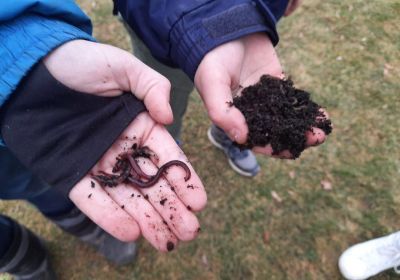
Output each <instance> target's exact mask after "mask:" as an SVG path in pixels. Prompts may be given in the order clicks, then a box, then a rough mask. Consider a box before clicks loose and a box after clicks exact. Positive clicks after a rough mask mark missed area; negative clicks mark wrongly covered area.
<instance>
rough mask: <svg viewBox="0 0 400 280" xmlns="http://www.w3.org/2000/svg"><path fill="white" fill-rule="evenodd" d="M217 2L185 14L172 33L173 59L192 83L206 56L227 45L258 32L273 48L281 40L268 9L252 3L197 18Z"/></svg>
mask: <svg viewBox="0 0 400 280" xmlns="http://www.w3.org/2000/svg"><path fill="white" fill-rule="evenodd" d="M213 3H214V1H211V3H210V4H208V5H207V4H206V5H203V6H201V7H199V8H198V9H196V10H194V11H192V12H190V13H188V14H186V15H184V16H183V17H182V18H181V19H180V20H179V21H178V22H177V23H176V24H175V26H174V27H173V29H172V32H171V58H172V60H173V61H176V62H178V64H179V67H180V68H181V69H182V70H183V71H185V73H186V74H187V75H188V76H189V77H190V78H191V79H192V80H193V79H194V75H195V73H196V70H197V67H198V66H199V64H200V62H201V60H202V59H203V57H204V56H205V55H206V54H207V53H208V52H209V51H210V50H212V49H213V48H215V47H217V46H219V45H221V44H223V43H226V42H229V41H232V40H235V39H238V38H240V37H243V36H245V35H248V34H251V33H256V32H266V34H267V35H268V36H269V38H270V40H271V42H272V43H273V45H276V44H277V43H278V41H279V37H278V33H277V31H276V22H275V18H274V16H273V15H272V13H271V12H270V11H269V9H268V7H267V6H265V5H261V4H255V3H253V2H249V3H242V4H238V5H236V6H232V7H231V8H230V9H226V7H224V5H221V10H220V11H218V7H217V9H216V10H214V13H213V15H211V16H209V17H207V18H204V17H203V18H201V19H199V18H200V17H198V16H197V15H198V14H200V15H201V14H206V13H207V12H205V11H204V10H207V9H209V8H210V7H208V6H209V5H214V6H216V5H215V3H214V4H213ZM213 8H214V9H215V7H213ZM222 8H224V9H222ZM188 24H190V26H188Z"/></svg>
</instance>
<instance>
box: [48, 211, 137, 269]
mask: <svg viewBox="0 0 400 280" xmlns="http://www.w3.org/2000/svg"><path fill="white" fill-rule="evenodd" d="M47 218H49V219H50V220H51V221H52V222H53V223H55V224H56V225H57V226H59V227H60V228H61V229H62V230H64V231H66V232H68V233H70V234H72V235H74V236H76V237H78V238H79V239H80V240H81V241H83V242H84V243H86V244H89V245H90V246H93V247H94V248H95V249H96V250H97V251H98V252H99V253H100V254H102V255H103V256H104V257H105V258H106V259H107V260H109V261H110V262H112V263H114V264H116V265H125V264H128V263H130V262H132V261H134V259H135V258H136V255H137V244H136V243H135V242H122V241H120V240H118V239H116V238H115V237H113V236H112V235H110V234H108V233H107V232H106V231H104V230H103V229H101V228H100V227H99V226H98V225H96V224H95V223H94V222H92V221H91V220H90V219H89V218H88V217H86V215H85V214H83V213H82V212H81V211H80V210H79V209H78V208H76V207H74V208H73V209H72V210H71V211H69V212H68V213H66V214H64V215H59V216H58V217H49V216H48V217H47Z"/></svg>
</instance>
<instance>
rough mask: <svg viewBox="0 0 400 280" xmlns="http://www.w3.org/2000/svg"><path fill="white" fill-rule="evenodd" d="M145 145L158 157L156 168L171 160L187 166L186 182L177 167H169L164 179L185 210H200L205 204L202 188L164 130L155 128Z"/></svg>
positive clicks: (180, 169) (190, 167)
mask: <svg viewBox="0 0 400 280" xmlns="http://www.w3.org/2000/svg"><path fill="white" fill-rule="evenodd" d="M159 139H163V140H162V145H160V143H159ZM145 144H146V146H148V147H150V149H151V150H153V152H154V153H155V154H157V155H158V163H157V165H158V166H162V165H163V164H165V163H167V162H169V161H171V160H180V161H182V162H184V163H185V164H186V165H187V167H188V168H189V170H190V179H189V180H188V181H185V179H184V178H185V172H184V170H183V169H182V168H180V167H177V166H173V167H171V169H170V170H171V172H168V173H167V174H166V178H167V179H168V182H169V184H170V185H171V186H172V188H173V189H172V190H173V191H174V192H175V193H176V194H177V195H178V197H179V199H180V200H181V201H182V202H183V203H184V204H185V205H186V207H187V208H189V209H191V210H193V211H200V210H202V209H203V208H204V207H205V205H206V204H207V195H206V192H205V189H204V186H203V184H202V182H201V180H200V178H199V176H198V175H197V173H196V172H195V170H194V168H193V166H192V165H191V164H190V162H189V160H188V159H187V157H186V156H185V154H184V153H183V151H182V150H181V149H180V148H179V146H178V145H177V144H176V142H175V140H174V139H173V138H172V137H171V136H170V135H169V134H168V132H167V131H166V129H165V128H164V127H162V126H156V127H155V128H154V129H153V130H152V134H151V137H149V138H148V140H146V142H145Z"/></svg>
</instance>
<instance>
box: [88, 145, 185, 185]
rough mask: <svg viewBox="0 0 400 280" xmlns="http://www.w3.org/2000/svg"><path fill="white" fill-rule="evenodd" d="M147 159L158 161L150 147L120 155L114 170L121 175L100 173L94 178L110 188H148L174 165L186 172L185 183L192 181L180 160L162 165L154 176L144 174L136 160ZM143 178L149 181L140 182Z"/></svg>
mask: <svg viewBox="0 0 400 280" xmlns="http://www.w3.org/2000/svg"><path fill="white" fill-rule="evenodd" d="M140 156H142V157H146V158H149V157H151V156H154V157H155V158H156V159H158V157H156V155H155V154H154V153H153V152H152V151H151V150H150V149H149V148H148V147H142V148H140V149H137V150H136V151H134V153H133V154H131V155H130V154H128V153H126V154H123V155H120V156H119V157H118V158H117V163H116V164H115V166H114V168H113V172H119V171H120V174H119V175H116V174H108V173H106V172H103V171H99V173H100V174H98V175H92V178H93V179H95V180H96V181H98V182H99V183H100V185H102V186H108V187H115V186H117V185H118V184H121V183H123V182H127V181H128V182H130V183H132V184H134V185H135V186H137V187H139V188H148V187H151V186H153V185H154V184H155V183H157V181H158V180H159V179H160V177H161V176H162V175H163V174H164V173H165V171H166V170H167V169H168V168H170V167H171V166H173V165H177V166H180V167H182V168H183V169H184V170H185V172H186V175H185V178H184V179H185V181H187V180H189V179H190V176H191V172H190V169H189V167H188V166H187V165H186V163H184V162H182V161H179V160H171V161H169V162H167V163H165V164H164V165H162V166H161V167H160V168H159V169H158V171H157V173H156V174H155V175H153V176H151V175H148V174H146V173H144V172H143V170H142V169H140V167H139V165H138V163H137V162H136V160H135V158H136V157H140ZM141 178H143V179H145V180H147V181H142V180H140V179H141Z"/></svg>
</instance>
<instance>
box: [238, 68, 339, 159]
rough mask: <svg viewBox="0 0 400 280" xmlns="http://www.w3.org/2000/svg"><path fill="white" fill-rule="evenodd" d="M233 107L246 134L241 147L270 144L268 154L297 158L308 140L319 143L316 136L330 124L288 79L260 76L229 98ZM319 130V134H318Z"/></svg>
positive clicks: (330, 128) (317, 107)
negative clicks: (239, 114) (245, 124)
mask: <svg viewBox="0 0 400 280" xmlns="http://www.w3.org/2000/svg"><path fill="white" fill-rule="evenodd" d="M232 105H233V106H235V107H236V108H238V109H239V110H240V111H241V112H242V113H243V115H244V117H245V119H246V122H247V126H248V128H249V134H248V138H247V142H246V143H244V144H239V146H240V147H243V148H248V149H251V148H254V147H256V146H258V147H264V146H267V145H270V147H271V149H272V155H278V154H282V153H286V154H288V155H289V154H290V155H292V156H293V158H297V157H299V156H300V154H301V152H302V151H303V150H304V149H305V148H306V147H307V146H308V141H309V140H307V134H308V135H310V136H309V138H313V137H314V138H316V140H315V141H316V142H315V145H317V144H320V143H321V142H319V141H322V140H320V139H319V137H318V135H317V133H319V134H320V135H322V134H324V135H328V134H330V133H331V131H332V125H331V121H330V120H328V119H327V117H326V115H325V113H324V111H322V108H321V107H320V106H319V105H318V104H316V103H314V102H313V101H312V100H311V99H310V94H309V93H308V92H305V91H303V90H300V89H296V88H295V87H293V82H292V81H291V80H290V79H287V80H285V79H278V78H275V77H272V76H267V75H263V76H261V78H260V81H259V82H258V83H256V84H255V85H252V86H249V87H246V88H244V89H243V91H242V92H241V95H240V96H237V97H235V98H234V99H233V104H232ZM321 131H322V132H321Z"/></svg>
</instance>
